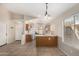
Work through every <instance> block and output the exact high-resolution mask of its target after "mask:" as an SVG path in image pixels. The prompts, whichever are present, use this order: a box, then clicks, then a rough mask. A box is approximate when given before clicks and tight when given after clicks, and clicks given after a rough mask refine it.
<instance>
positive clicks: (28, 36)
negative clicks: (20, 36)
mask: <svg viewBox="0 0 79 59" xmlns="http://www.w3.org/2000/svg"><path fill="white" fill-rule="evenodd" d="M31 41H32V36H31V35H30V34H27V35H26V38H25V42H31Z"/></svg>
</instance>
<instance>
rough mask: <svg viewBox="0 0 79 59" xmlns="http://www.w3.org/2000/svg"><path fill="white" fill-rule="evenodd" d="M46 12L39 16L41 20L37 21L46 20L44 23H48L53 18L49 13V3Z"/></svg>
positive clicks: (46, 4)
mask: <svg viewBox="0 0 79 59" xmlns="http://www.w3.org/2000/svg"><path fill="white" fill-rule="evenodd" d="M45 8H46V9H45V14H44V16H43V17H42V16H39V17H38V18H39V20H37V22H44V23H48V22H50V20H51V17H50V15H49V14H48V3H45Z"/></svg>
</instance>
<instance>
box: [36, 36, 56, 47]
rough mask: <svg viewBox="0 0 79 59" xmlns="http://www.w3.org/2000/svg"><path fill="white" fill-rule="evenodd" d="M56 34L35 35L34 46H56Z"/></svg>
mask: <svg viewBox="0 0 79 59" xmlns="http://www.w3.org/2000/svg"><path fill="white" fill-rule="evenodd" d="M57 38H58V37H57V36H36V47H40V46H48V47H57V44H58V39H57Z"/></svg>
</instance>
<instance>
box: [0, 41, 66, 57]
mask: <svg viewBox="0 0 79 59" xmlns="http://www.w3.org/2000/svg"><path fill="white" fill-rule="evenodd" d="M0 56H65V54H64V53H63V52H61V51H60V50H59V49H58V48H54V47H38V48H37V47H36V46H35V41H32V42H30V43H27V44H25V45H21V44H20V41H15V42H13V43H11V44H7V45H4V46H2V47H0Z"/></svg>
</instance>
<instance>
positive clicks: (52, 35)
mask: <svg viewBox="0 0 79 59" xmlns="http://www.w3.org/2000/svg"><path fill="white" fill-rule="evenodd" d="M35 36H57V35H35Z"/></svg>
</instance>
